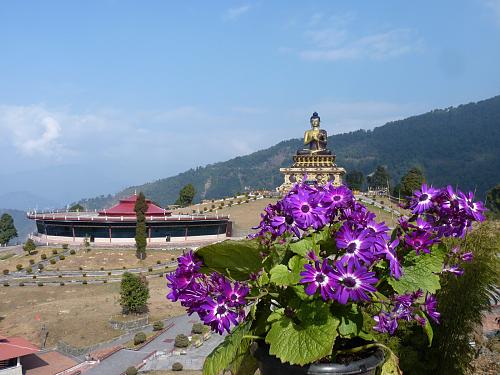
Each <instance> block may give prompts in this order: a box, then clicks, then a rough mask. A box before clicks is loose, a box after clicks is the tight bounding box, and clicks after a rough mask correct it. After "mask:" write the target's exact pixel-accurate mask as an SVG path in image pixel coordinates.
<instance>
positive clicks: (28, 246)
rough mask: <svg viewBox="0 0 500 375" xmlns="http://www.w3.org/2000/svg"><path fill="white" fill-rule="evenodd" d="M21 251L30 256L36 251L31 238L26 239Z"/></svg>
mask: <svg viewBox="0 0 500 375" xmlns="http://www.w3.org/2000/svg"><path fill="white" fill-rule="evenodd" d="M23 250H24V251H27V252H28V255H31V253H32V252H33V251H35V250H36V245H35V242H34V241H33V240H32V239H31V238H28V240H27V241H26V242H25V243H24V245H23Z"/></svg>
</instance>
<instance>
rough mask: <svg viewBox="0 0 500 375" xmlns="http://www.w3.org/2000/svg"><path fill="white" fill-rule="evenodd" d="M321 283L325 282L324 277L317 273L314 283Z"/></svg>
mask: <svg viewBox="0 0 500 375" xmlns="http://www.w3.org/2000/svg"><path fill="white" fill-rule="evenodd" d="M323 281H325V275H323V274H322V273H318V274H317V275H316V282H317V283H320V284H321V283H322V282H323Z"/></svg>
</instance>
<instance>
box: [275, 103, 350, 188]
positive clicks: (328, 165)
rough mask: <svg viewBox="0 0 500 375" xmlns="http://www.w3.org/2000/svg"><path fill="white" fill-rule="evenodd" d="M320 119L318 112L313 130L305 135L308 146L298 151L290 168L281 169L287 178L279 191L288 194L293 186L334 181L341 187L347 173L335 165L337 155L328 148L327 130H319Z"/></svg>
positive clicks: (313, 123)
mask: <svg viewBox="0 0 500 375" xmlns="http://www.w3.org/2000/svg"><path fill="white" fill-rule="evenodd" d="M319 124H320V118H319V116H318V114H317V113H316V112H314V113H313V115H312V117H311V127H312V129H311V130H308V131H306V132H305V134H304V145H305V146H308V147H307V148H304V149H302V150H298V151H297V154H296V155H295V156H294V157H293V165H292V166H291V167H290V168H280V172H281V173H283V175H284V177H285V181H284V183H283V184H282V185H281V186H280V187H279V188H278V189H277V190H278V191H279V192H280V193H282V194H286V193H287V192H288V191H289V190H290V189H291V187H292V186H293V184H295V183H296V182H302V181H303V180H304V178H305V181H304V182H306V183H311V184H315V183H318V184H320V185H324V184H326V183H327V182H328V181H332V182H333V184H334V185H336V186H340V185H342V182H343V176H344V175H345V173H346V171H345V169H344V168H341V167H338V166H337V165H336V164H335V155H334V154H332V152H331V151H330V150H328V149H327V148H326V143H327V133H326V130H323V129H320V128H319Z"/></svg>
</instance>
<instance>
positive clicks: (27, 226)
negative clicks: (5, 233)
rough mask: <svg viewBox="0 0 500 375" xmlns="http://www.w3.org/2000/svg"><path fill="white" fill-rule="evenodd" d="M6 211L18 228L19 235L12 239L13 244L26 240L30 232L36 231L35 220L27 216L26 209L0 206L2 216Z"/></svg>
mask: <svg viewBox="0 0 500 375" xmlns="http://www.w3.org/2000/svg"><path fill="white" fill-rule="evenodd" d="M4 213H7V214H9V215H11V216H12V218H13V219H14V225H15V227H16V229H17V237H16V238H14V239H13V240H11V241H10V243H11V244H15V243H16V242H24V241H25V240H26V238H27V237H28V234H30V233H31V232H34V231H35V229H36V227H35V222H34V221H33V220H30V219H28V218H27V217H26V212H25V211H20V210H11V209H5V208H0V216H2V215H3V214H4Z"/></svg>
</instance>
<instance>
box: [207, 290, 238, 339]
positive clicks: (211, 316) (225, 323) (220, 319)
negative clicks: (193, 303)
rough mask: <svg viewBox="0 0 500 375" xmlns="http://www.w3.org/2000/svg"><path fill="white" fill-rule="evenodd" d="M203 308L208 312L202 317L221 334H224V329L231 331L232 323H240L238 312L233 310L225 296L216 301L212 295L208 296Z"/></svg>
mask: <svg viewBox="0 0 500 375" xmlns="http://www.w3.org/2000/svg"><path fill="white" fill-rule="evenodd" d="M201 308H202V309H204V310H205V313H206V314H205V315H204V316H203V317H202V320H203V322H204V323H205V324H209V325H210V326H211V327H212V329H213V330H214V331H216V332H218V333H219V334H222V333H223V332H224V330H226V331H227V332H229V331H230V327H231V323H233V324H235V325H237V324H238V313H236V312H234V311H233V310H231V309H230V306H229V305H228V303H227V302H226V301H225V300H224V299H223V298H220V297H219V298H218V300H217V301H214V300H213V299H212V298H211V297H207V298H206V300H205V301H204V302H203V304H202V305H201Z"/></svg>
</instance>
